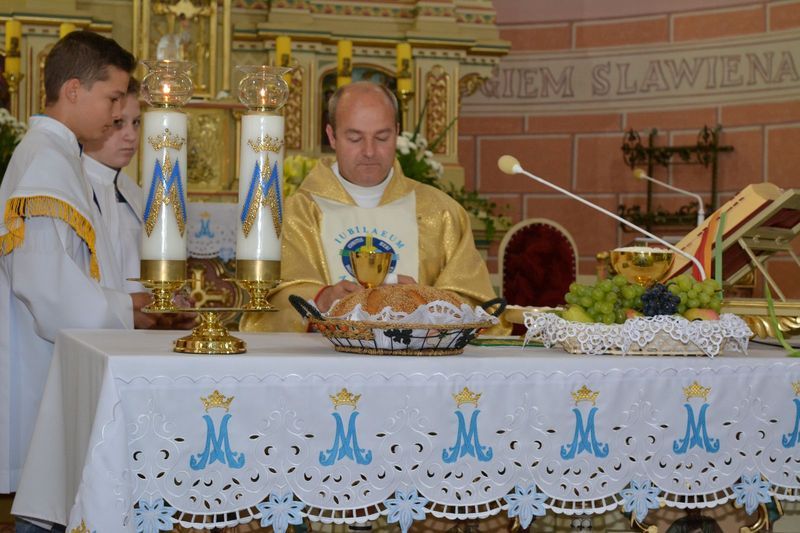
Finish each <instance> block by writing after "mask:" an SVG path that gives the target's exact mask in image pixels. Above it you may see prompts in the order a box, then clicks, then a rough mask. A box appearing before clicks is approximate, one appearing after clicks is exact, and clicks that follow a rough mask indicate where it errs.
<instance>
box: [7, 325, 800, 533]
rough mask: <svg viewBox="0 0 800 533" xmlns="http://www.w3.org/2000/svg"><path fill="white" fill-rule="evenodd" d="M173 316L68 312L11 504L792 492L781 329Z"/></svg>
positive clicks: (282, 519)
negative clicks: (126, 319) (564, 347)
mask: <svg viewBox="0 0 800 533" xmlns="http://www.w3.org/2000/svg"><path fill="white" fill-rule="evenodd" d="M177 336H178V333H176V332H156V331H152V332H150V331H139V332H126V331H66V332H62V333H61V335H60V336H59V338H58V340H57V343H56V350H55V354H54V358H53V363H52V366H51V369H50V375H49V378H48V382H47V387H46V390H45V394H44V397H43V401H42V407H41V411H40V414H39V418H38V420H37V425H36V430H35V434H34V438H33V443H32V447H31V451H30V454H29V456H28V460H27V463H26V465H25V469H24V472H23V477H22V482H21V484H20V488H19V492H18V495H17V499H16V500H15V502H14V509H13V512H14V513H15V514H18V515H22V516H29V517H33V518H39V519H46V520H51V521H55V522H59V523H67V524H68V529H67V530H68V531H71V530H72V529H73V528H80V527H83V528H84V529H80V531H97V532H109V531H114V532H121V531H137V532H156V531H160V530H168V529H171V528H172V527H173V525H174V524H181V525H183V526H188V527H195V528H211V527H219V526H228V525H233V524H237V523H245V522H249V521H251V520H259V521H260V523H261V524H262V525H271V526H273V527H274V528H275V529H276V531H283V530H285V529H286V527H287V525H288V524H291V523H297V522H298V521H299V520H300V519H302V518H304V517H308V518H309V519H311V520H313V521H321V522H329V523H330V522H335V523H354V522H363V521H366V520H373V519H375V518H377V517H378V516H380V515H386V516H387V519H388V520H389V522H398V523H399V524H400V526H401V528H402V529H403V530H407V529H408V527H409V526H410V524H412V523H413V521H415V520H420V519H423V518H425V516H430V515H432V516H437V517H445V518H451V519H474V518H482V517H486V516H490V515H493V514H497V513H505V514H508V515H509V516H511V517H513V516H519V517H520V520H521V522H522V523H523V525H525V523H526V521H527V522H529V521H530V519H531V518H532V517H534V516H536V515H541V514H544V513H545V512H555V513H565V514H593V513H602V512H605V511H609V510H612V509H615V508H617V507H624V508H625V509H627V510H629V511H631V512H633V513H635V516H636V517H637V518H640V519H642V520H643V519H644V518H645V517H646V514H647V512H648V510H650V509H653V508H656V507H658V504H659V501H661V502H663V503H664V504H665V505H667V506H672V507H681V508H688V507H711V506H714V505H720V504H723V503H726V502H728V501H731V500H737V501H739V502H740V503H742V504H743V505H745V507H746V509H747V510H748V512H752V511H753V510H755V508H756V507H757V506H758V505H759V504H760V503H763V502H765V501H767V500H768V499H769V498H771V497H776V498H778V499H784V500H797V499H800V466H799V465H800V435H799V434H798V432H800V360H797V359H791V358H786V357H784V356H783V353H782V352H780V351H777V350H770V349H766V348H758V347H753V346H751V350H750V355H749V356H745V355H742V354H728V353H726V354H724V355H721V356H718V357H716V358H714V359H710V358H705V357H634V356H629V357H619V356H574V355H568V354H566V353H564V352H562V351H559V350H549V349H545V348H531V347H529V348H525V349H523V348H519V347H491V348H490V347H474V346H469V347H467V349H466V351H465V353H464V354H463V355H458V356H446V357H386V356H360V355H347V354H340V353H337V352H334V351H333V349H332V348H331V346H330V345H329V343H328V341H326V340H325V339H324V338H322V337H321V336H319V335H315V334H261V335H259V334H242V337H243V338H244V339H245V340H246V341H247V343H248V349H249V352H248V353H246V354H243V355H238V356H191V355H181V354H176V353H173V352H172V351H171V343H172V341H173V340H174V339H175V338H176V337H177Z"/></svg>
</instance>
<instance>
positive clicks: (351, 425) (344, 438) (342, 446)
mask: <svg viewBox="0 0 800 533" xmlns="http://www.w3.org/2000/svg"><path fill="white" fill-rule="evenodd" d="M331 414H332V415H333V419H334V420H335V421H336V435H335V436H334V437H333V445H332V446H331V448H330V449H329V450H327V451H324V452H319V464H321V465H322V466H331V465H333V464H334V463H336V462H337V461H340V460H341V459H344V458H345V457H347V458H348V459H350V460H351V461H355V462H356V463H358V464H360V465H368V464H370V463H371V462H372V450H368V451H365V450H364V448H361V447H359V445H358V435H357V434H356V418H357V417H358V411H353V412H352V413H350V418H349V419H348V422H347V431H345V429H344V422H343V421H342V416H341V415H340V414H339V413H338V412H336V411H334V412H333V413H331Z"/></svg>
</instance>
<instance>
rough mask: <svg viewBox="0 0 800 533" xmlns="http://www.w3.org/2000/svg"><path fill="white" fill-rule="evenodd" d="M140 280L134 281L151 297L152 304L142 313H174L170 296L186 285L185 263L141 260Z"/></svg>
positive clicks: (164, 260)
mask: <svg viewBox="0 0 800 533" xmlns="http://www.w3.org/2000/svg"><path fill="white" fill-rule="evenodd" d="M139 270H140V276H139V277H140V279H138V280H136V281H138V282H139V283H141V284H142V285H144V286H145V288H147V289H149V290H150V292H151V293H152V295H153V302H152V303H150V304H149V305H147V306H146V307H145V308H144V309H142V311H144V312H146V313H174V312H175V305H174V304H173V303H172V296H173V295H174V294H175V292H176V291H178V290H179V289H180V288H181V287H183V286H184V284H185V283H186V261H182V260H167V259H142V260H141V261H140V262H139Z"/></svg>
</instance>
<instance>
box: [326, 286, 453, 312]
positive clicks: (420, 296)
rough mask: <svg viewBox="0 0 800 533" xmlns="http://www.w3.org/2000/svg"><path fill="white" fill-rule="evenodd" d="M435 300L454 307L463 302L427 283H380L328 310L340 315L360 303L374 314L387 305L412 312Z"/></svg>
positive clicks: (347, 297) (339, 302) (448, 292)
mask: <svg viewBox="0 0 800 533" xmlns="http://www.w3.org/2000/svg"><path fill="white" fill-rule="evenodd" d="M437 300H443V301H445V302H449V303H451V304H453V305H455V306H456V307H461V305H462V304H463V303H464V302H463V300H461V298H459V297H458V296H457V295H455V294H454V293H452V292H450V291H446V290H442V289H437V288H434V287H428V286H427V285H407V284H404V285H380V286H378V287H375V288H372V289H365V290H363V291H358V292H354V293H352V294H349V295H347V296H345V297H344V298H342V299H341V300H339V301H338V302H336V304H334V306H333V307H332V308H331V310H330V315H331V316H342V315H345V314H347V313H349V312H350V311H352V310H353V308H354V307H355V306H356V305H358V304H361V308H362V309H363V310H364V311H366V312H367V313H369V314H371V315H374V314H376V313H379V312H381V311H383V309H384V308H386V307H389V308H391V309H392V311H394V312H403V313H412V312H414V311H415V310H416V309H417V308H418V307H419V306H420V305H424V304H427V303H430V302H435V301H437Z"/></svg>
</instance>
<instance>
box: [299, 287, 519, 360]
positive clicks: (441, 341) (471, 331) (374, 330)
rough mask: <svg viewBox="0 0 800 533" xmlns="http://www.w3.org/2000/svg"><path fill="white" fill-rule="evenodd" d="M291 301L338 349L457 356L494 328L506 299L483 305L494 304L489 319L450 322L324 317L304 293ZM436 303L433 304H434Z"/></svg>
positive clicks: (341, 350) (483, 305) (340, 350)
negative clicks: (304, 297) (435, 322)
mask: <svg viewBox="0 0 800 533" xmlns="http://www.w3.org/2000/svg"><path fill="white" fill-rule="evenodd" d="M289 301H290V302H291V304H292V306H293V307H294V308H295V309H296V310H297V312H298V313H300V315H301V316H302V317H303V318H307V319H308V321H309V323H310V324H311V325H312V326H313V327H314V328H316V329H317V330H318V331H319V332H320V333H322V334H323V335H324V336H325V337H326V338H327V339H328V340H330V341H331V343H333V347H334V349H335V350H336V351H338V352H348V353H360V354H368V355H454V354H459V353H461V352H463V351H464V347H465V346H466V345H467V343H469V341H471V340H472V339H474V338H475V337H477V336H478V335H479V334H480V332H481V330H483V329H485V328H488V327H491V326H493V325H494V324H495V323H496V319H495V318H492V317H498V316H500V314H501V313H502V312H503V310H504V309H505V306H506V301H505V300H504V299H503V298H495V299H493V300H489V301H488V302H484V303H483V304H481V308H482V309H484V310H487V312H488V309H490V308H492V307H494V308H495V309H494V311H492V312H491V315H486V314H484V316H486V320H479V321H470V322H463V323H450V324H428V323H421V322H388V321H360V320H346V319H341V318H331V317H326V316H324V315H323V314H322V313H321V312H320V311H319V309H317V308H316V306H314V304H312V303H310V302H308V301H306V300H304V299H303V298H301V297H300V296H297V295H291V296H289ZM432 305H433V304H432Z"/></svg>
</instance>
